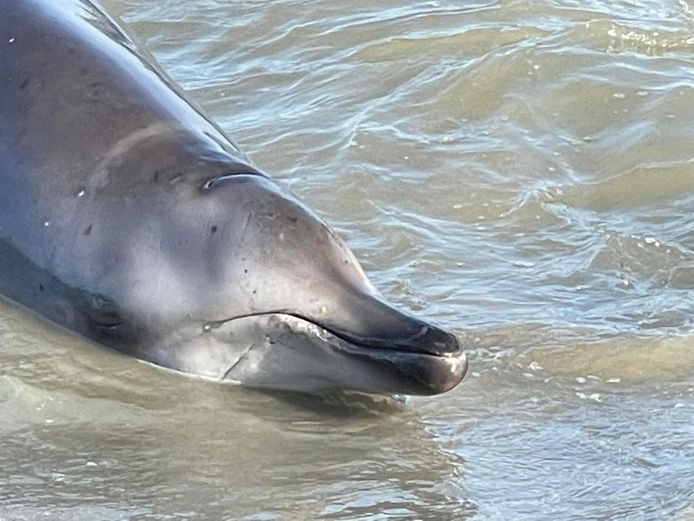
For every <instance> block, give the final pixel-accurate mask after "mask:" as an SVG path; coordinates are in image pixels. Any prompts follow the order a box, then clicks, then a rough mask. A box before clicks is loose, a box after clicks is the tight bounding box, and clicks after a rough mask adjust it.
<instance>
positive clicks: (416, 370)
mask: <svg viewBox="0 0 694 521" xmlns="http://www.w3.org/2000/svg"><path fill="white" fill-rule="evenodd" d="M0 12H1V13H2V15H1V16H0V293H1V294H3V295H5V296H6V297H8V298H10V299H12V300H14V301H16V302H19V303H20V304H23V305H24V306H26V307H28V308H30V309H32V310H34V311H36V312H38V313H40V314H41V315H43V316H45V317H47V318H49V319H50V320H52V321H54V322H56V323H58V324H61V325H62V326H65V327H67V328H69V329H72V330H74V331H77V332H78V333H81V334H83V335H85V336H87V337H89V338H91V339H93V340H95V341H97V342H99V343H101V344H104V345H107V346H110V347H113V348H116V349H118V350H120V351H123V352H125V353H128V354H130V355H133V356H136V357H138V358H141V359H144V360H148V361H150V362H153V363H155V364H159V365H162V366H165V367H169V368H173V369H177V370H180V371H185V372H190V373H196V374H199V375H203V376H206V377H210V378H213V379H218V380H226V381H233V382H240V383H244V384H247V385H252V386H257V387H268V388H278V389H289V390H299V391H309V392H315V391H323V390H329V389H356V390H361V391H367V392H376V393H404V394H435V393H439V392H443V391H446V390H448V389H450V388H452V387H453V386H455V385H456V384H457V383H458V382H459V381H460V380H461V379H462V378H463V376H464V374H465V371H466V367H467V363H466V358H465V355H464V354H463V352H462V350H461V348H460V346H459V343H458V341H457V340H456V338H455V337H454V336H453V335H451V334H449V333H447V332H445V331H443V330H441V329H439V328H437V327H435V326H433V325H431V324H429V323H427V322H424V321H422V320H419V319H416V318H414V317H411V316H409V315H407V314H404V313H402V312H400V311H397V310H396V309H394V308H393V307H391V306H390V305H389V304H387V303H385V302H384V301H383V300H382V299H381V298H380V296H379V295H378V293H377V292H376V291H375V290H374V289H373V287H372V286H371V284H370V283H369V282H368V280H367V279H366V277H365V276H364V274H363V272H362V270H361V268H360V267H359V265H358V263H357V261H356V260H355V258H354V257H353V255H352V253H351V252H350V251H349V250H348V249H347V247H346V246H345V245H344V243H343V242H342V241H341V240H340V239H339V238H338V237H337V236H336V235H335V234H334V233H333V232H332V230H331V229H330V228H328V227H327V226H326V225H325V224H324V223H323V222H322V221H321V220H320V219H319V218H318V217H316V216H315V215H314V214H313V213H312V212H311V211H310V210H309V209H308V208H307V207H306V206H304V205H303V204H302V203H301V202H300V201H299V200H297V199H296V198H295V197H294V196H293V195H291V194H290V193H288V192H287V191H286V190H283V189H281V188H279V187H278V186H277V185H275V184H273V183H272V181H270V180H269V179H268V178H267V177H266V176H265V175H263V174H262V173H260V172H259V171H258V170H257V169H256V168H255V167H253V166H252V164H251V163H250V162H249V161H248V159H247V158H246V157H245V156H244V155H243V154H242V153H241V152H240V151H239V150H238V149H237V148H236V147H235V146H234V145H233V144H232V142H231V141H230V140H229V139H228V138H227V137H226V136H225V135H224V133H223V132H222V131H221V130H220V129H219V127H218V126H217V125H215V124H214V123H212V122H211V121H210V120H209V119H208V118H207V117H206V116H204V115H203V114H202V113H201V112H200V110H199V109H197V108H196V107H194V106H193V105H191V103H190V102H189V101H188V100H187V99H186V97H185V95H184V94H183V93H182V92H181V90H180V89H179V88H178V87H177V86H176V85H175V84H174V83H173V82H172V81H171V79H170V78H168V77H167V76H166V75H165V74H163V73H162V72H161V71H160V69H159V68H158V67H157V66H156V64H155V63H154V62H153V60H151V59H149V58H145V57H143V54H142V53H141V52H140V51H139V50H138V49H137V47H136V45H135V44H134V43H133V41H132V40H131V39H130V38H129V37H128V35H127V34H126V33H124V32H123V30H122V29H121V28H120V27H119V26H118V25H117V24H116V23H114V21H113V20H112V19H111V18H109V17H108V16H107V15H105V14H104V13H103V11H101V10H100V8H98V7H96V6H95V5H94V4H92V3H91V2H90V1H88V0H61V1H59V2H58V1H54V0H21V1H17V0H0Z"/></svg>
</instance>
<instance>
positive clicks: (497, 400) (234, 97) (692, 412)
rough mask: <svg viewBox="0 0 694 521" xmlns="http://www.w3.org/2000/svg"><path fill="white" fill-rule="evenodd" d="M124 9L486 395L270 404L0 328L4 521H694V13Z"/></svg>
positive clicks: (460, 7)
mask: <svg viewBox="0 0 694 521" xmlns="http://www.w3.org/2000/svg"><path fill="white" fill-rule="evenodd" d="M193 4H194V5H193ZM107 5H108V7H109V8H110V9H111V11H112V12H115V13H117V14H119V15H120V16H122V17H123V18H124V20H125V21H126V23H127V24H128V26H129V27H130V28H131V29H132V30H133V31H134V32H135V33H136V34H137V35H138V36H139V38H140V39H141V40H142V41H143V42H144V43H145V44H146V45H147V47H148V49H149V50H150V51H151V52H152V53H153V54H154V55H156V56H157V58H158V59H159V60H160V62H161V63H162V65H163V66H164V68H165V69H166V70H167V71H169V72H170V73H171V74H172V75H173V76H174V77H175V78H176V80H178V81H179V82H180V83H181V84H182V85H183V87H184V88H185V89H186V90H187V91H188V92H189V93H190V95H191V96H192V97H193V98H194V99H195V100H196V101H197V102H198V103H200V104H201V105H202V106H203V107H204V108H205V110H206V111H208V113H210V114H211V115H212V116H213V118H214V119H216V120H217V121H218V122H219V123H220V124H221V125H222V127H223V128H224V129H225V130H227V131H228V133H229V134H230V135H231V136H232V137H233V138H234V139H235V140H236V141H237V142H238V143H239V144H240V146H241V147H242V148H243V149H244V150H245V151H246V152H247V153H249V155H250V156H251V157H252V159H253V160H254V161H255V162H256V163H257V164H258V165H259V166H260V167H261V168H263V169H264V170H266V171H267V172H269V173H270V174H271V175H273V176H274V177H275V178H276V179H278V180H279V181H280V182H281V183H283V184H284V185H285V186H289V187H290V188H291V189H292V190H294V191H295V192H296V193H298V194H299V195H300V196H301V197H302V198H304V199H305V200H306V201H307V202H308V203H309V204H310V206H312V207H313V208H314V209H315V210H316V211H317V212H318V213H320V214H321V215H322V216H323V217H324V218H325V219H326V220H327V221H328V222H330V223H331V224H332V225H333V226H334V227H335V228H336V229H337V230H338V231H339V232H340V233H341V234H342V235H343V236H344V237H345V238H346V239H347V241H348V243H349V244H350V246H351V247H352V249H353V250H354V251H355V253H356V254H357V256H358V257H359V258H360V259H361V260H362V262H363V265H364V267H365V269H366V270H367V272H368V273H369V275H370V277H371V278H372V280H373V281H374V283H375V284H376V285H377V286H378V287H379V289H381V291H382V292H383V293H384V294H385V295H386V296H387V297H388V298H389V299H390V300H392V301H394V302H396V303H398V304H399V305H400V306H402V307H404V308H407V309H409V310H411V311H413V312H416V313H419V314H421V315H422V316H425V317H428V318H430V319H433V320H435V321H437V322H439V323H441V324H442V325H445V326H447V327H449V328H451V329H453V330H454V331H456V332H457V333H458V334H459V335H460V336H461V338H462V339H463V341H464V342H465V344H466V346H468V349H469V353H470V357H471V372H470V374H469V377H468V378H467V379H466V381H465V382H464V383H463V384H462V385H461V386H460V387H458V388H457V389H456V390H454V391H453V392H451V393H449V394H447V395H444V396H441V397H435V398H416V399H407V400H404V401H397V400H392V399H386V398H371V397H361V396H331V397H327V398H315V397H303V396H298V395H270V394H264V393H259V392H256V391H252V390H247V389H240V388H236V387H229V386H221V385H215V384H210V383H206V382H201V381H199V380H195V379H191V378H186V377H182V376H180V375H177V374H173V373H169V372H166V371H163V370H159V369H156V368H153V367H150V366H148V365H145V364H142V363H139V362H137V361H134V360H131V359H127V358H125V357H122V356H120V355H118V354H115V353H112V352H109V351H107V350H103V349H101V348H98V347H95V346H93V345H91V344H89V343H88V342H85V341H83V340H80V339H78V338H75V337H73V336H71V335H69V334H66V333H64V332H62V331H58V330H56V328H54V327H52V326H50V325H47V324H44V323H42V322H40V321H39V320H37V319H35V318H33V317H31V316H28V315H27V314H26V313H24V312H22V311H21V310H18V309H16V308H14V307H13V306H11V305H9V304H6V303H1V304H0V343H1V344H2V346H3V347H2V350H0V469H1V472H0V519H2V520H5V519H27V520H29V519H31V520H33V519H56V520H63V519H64V520H72V519H79V520H82V519H84V520H92V519H103V520H112V519H113V520H121V519H143V520H144V519H152V520H155V519H156V520H164V519H210V520H219V519H249V520H250V519H254V520H266V519H318V518H320V519H435V520H439V519H440V520H446V519H451V520H453V519H467V518H470V519H480V520H482V519H493V520H497V519H498V520H506V519H518V520H520V519H528V520H538V519H548V520H569V519H575V520H583V519H596V520H597V519H600V520H608V519H609V520H618V519H619V520H621V519H634V520H640V519H643V520H678V521H691V520H692V519H694V495H693V494H694V425H693V422H692V418H693V417H694V335H692V331H693V329H694V328H693V322H692V317H693V315H694V303H693V297H694V217H693V215H692V213H693V212H692V210H693V209H694V152H693V150H694V146H693V143H694V123H693V122H694V5H692V4H691V3H690V2H689V0H686V1H685V0H679V1H677V0H659V1H655V0H622V1H618V2H614V1H607V0H601V1H598V0H593V1H590V0H586V1H584V2H577V1H571V0H561V1H560V0H518V1H512V0H509V1H479V2H453V1H450V2H444V1H429V2H421V3H411V2H406V1H403V0H385V1H383V2H379V3H378V5H374V3H373V2H363V1H356V2H349V3H348V2H317V1H303V2H296V1H291V0H279V1H277V2H272V3H270V2H256V1H234V2H228V1H225V2H222V1H215V0H196V2H195V3H193V2H185V1H163V0H147V1H145V0H109V1H108V2H107Z"/></svg>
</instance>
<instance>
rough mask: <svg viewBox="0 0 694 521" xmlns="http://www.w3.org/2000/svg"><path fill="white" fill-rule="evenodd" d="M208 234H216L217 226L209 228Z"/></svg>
mask: <svg viewBox="0 0 694 521" xmlns="http://www.w3.org/2000/svg"><path fill="white" fill-rule="evenodd" d="M210 233H212V234H215V233H217V225H216V224H215V225H213V226H212V228H210Z"/></svg>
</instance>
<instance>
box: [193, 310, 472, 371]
mask: <svg viewBox="0 0 694 521" xmlns="http://www.w3.org/2000/svg"><path fill="white" fill-rule="evenodd" d="M272 315H285V316H288V317H292V318H294V319H296V320H300V321H302V322H306V323H308V324H311V325H312V326H314V327H316V328H318V329H320V330H321V331H324V332H325V333H328V334H329V335H331V336H333V337H335V338H337V339H338V340H340V341H341V342H340V343H331V345H332V346H333V347H335V348H337V349H341V350H343V351H350V350H349V349H345V348H346V347H347V346H349V347H352V348H357V349H361V350H364V352H363V353H359V352H356V351H355V353H356V354H366V352H372V353H374V354H376V352H384V353H393V354H395V353H405V354H408V355H412V356H422V357H429V358H432V359H442V360H446V359H450V360H454V359H459V358H461V357H464V356H465V354H464V352H463V349H462V348H459V349H458V350H457V351H455V352H450V353H441V354H437V353H432V352H429V351H424V350H417V349H398V348H397V347H386V346H384V345H383V343H382V342H374V343H373V344H369V343H368V339H361V338H359V337H356V336H354V337H353V336H350V335H346V334H344V333H342V332H340V331H338V330H335V329H333V328H330V327H328V326H325V325H324V324H321V323H320V322H316V321H315V320H312V319H310V318H307V317H305V316H303V315H299V314H297V313H292V312H291V311H287V310H284V309H278V310H273V311H259V312H252V313H245V314H243V315H236V316H234V317H232V318H227V319H223V320H217V321H212V322H207V323H206V325H205V327H206V328H210V329H215V328H217V327H221V326H222V325H224V324H229V323H231V322H234V321H236V320H242V319H245V318H253V317H268V316H272ZM426 330H427V327H426V326H424V327H423V328H422V330H421V331H420V332H419V333H417V334H416V335H414V336H412V337H410V338H408V340H411V339H414V338H419V337H422V336H424V334H426ZM342 342H344V343H345V344H347V345H343V344H342ZM253 347H254V345H252V346H250V347H249V348H248V350H246V352H245V353H244V354H243V356H242V357H241V358H245V357H246V355H248V353H249V352H250V351H251V350H252V349H253ZM239 361H240V360H239ZM237 364H238V362H237V363H236V364H234V365H237ZM231 369H233V367H232V368H230V369H229V371H231Z"/></svg>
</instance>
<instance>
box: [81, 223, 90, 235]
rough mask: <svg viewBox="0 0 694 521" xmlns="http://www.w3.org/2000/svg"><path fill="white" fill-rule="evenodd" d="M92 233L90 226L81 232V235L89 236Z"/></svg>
mask: <svg viewBox="0 0 694 521" xmlns="http://www.w3.org/2000/svg"><path fill="white" fill-rule="evenodd" d="M90 233H92V225H91V224H90V225H89V226H87V229H86V230H84V231H83V232H82V235H89V234H90Z"/></svg>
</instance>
